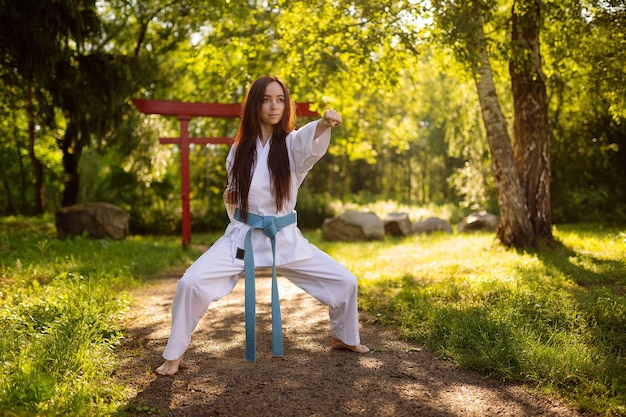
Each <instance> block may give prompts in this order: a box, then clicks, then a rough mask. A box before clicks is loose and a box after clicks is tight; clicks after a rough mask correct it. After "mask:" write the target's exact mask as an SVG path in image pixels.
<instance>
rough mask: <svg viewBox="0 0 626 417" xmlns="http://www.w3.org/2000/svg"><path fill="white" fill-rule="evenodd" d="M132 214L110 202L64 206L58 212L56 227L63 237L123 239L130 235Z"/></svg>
mask: <svg viewBox="0 0 626 417" xmlns="http://www.w3.org/2000/svg"><path fill="white" fill-rule="evenodd" d="M129 219H130V214H128V213H127V212H125V211H124V210H122V209H121V208H119V207H118V206H116V205H113V204H109V203H85V204H76V205H74V206H69V207H63V208H61V209H60V210H59V211H57V213H56V228H57V233H58V235H59V237H60V238H61V239H65V238H66V237H72V236H81V235H83V234H84V233H87V234H88V235H89V236H90V237H93V238H96V239H102V238H105V237H109V238H111V239H116V240H122V239H124V238H125V237H126V236H127V235H128V220H129Z"/></svg>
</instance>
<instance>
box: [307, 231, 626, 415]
mask: <svg viewBox="0 0 626 417" xmlns="http://www.w3.org/2000/svg"><path fill="white" fill-rule="evenodd" d="M554 235H555V237H556V238H557V240H558V242H559V243H558V244H557V245H554V246H552V247H543V248H539V249H538V250H536V251H532V252H525V251H515V250H506V249H505V248H503V247H502V246H500V245H498V244H497V243H496V242H495V241H494V239H493V235H492V234H475V235H446V234H436V235H430V236H423V235H422V236H412V237H407V238H404V239H396V240H393V239H387V240H385V241H382V242H368V243H351V244H349V245H345V244H343V245H338V244H327V243H324V242H321V241H319V239H318V240H315V239H312V240H314V241H315V243H316V244H318V245H319V246H320V247H321V248H323V249H324V250H326V251H328V252H329V253H330V254H332V255H333V256H334V257H336V258H337V259H338V260H340V261H341V262H342V263H344V264H345V265H347V266H348V267H349V268H350V269H351V270H352V271H353V272H354V273H355V274H356V275H357V276H358V277H359V278H360V305H361V308H362V309H363V310H365V311H367V312H368V313H369V314H371V315H372V316H373V317H375V319H376V320H378V321H379V322H380V323H383V324H385V325H389V326H392V327H394V328H397V329H399V330H400V332H401V334H402V337H403V338H406V339H408V340H412V341H417V342H420V343H423V344H425V345H427V346H428V347H429V348H430V349H432V350H433V351H435V352H436V353H437V354H438V355H440V356H442V357H444V358H449V359H450V360H453V361H455V362H457V363H459V364H460V365H461V366H462V367H463V368H465V369H471V370H476V371H479V372H482V373H484V374H486V375H489V376H490V377H493V378H500V379H506V380H513V381H522V382H524V383H527V384H528V385H529V386H532V387H536V388H537V389H539V390H542V391H545V392H549V393H551V394H553V395H557V396H559V397H562V398H565V399H567V400H568V401H571V402H572V403H574V404H576V405H578V406H579V407H580V408H581V409H583V410H589V411H593V412H595V413H598V414H599V415H603V416H613V415H616V416H617V415H626V229H625V228H624V227H622V228H619V227H608V226H602V225H576V226H558V227H555V230H554Z"/></svg>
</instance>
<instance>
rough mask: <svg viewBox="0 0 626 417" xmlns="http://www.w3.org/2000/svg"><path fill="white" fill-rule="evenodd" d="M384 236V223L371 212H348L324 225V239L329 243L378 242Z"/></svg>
mask: <svg viewBox="0 0 626 417" xmlns="http://www.w3.org/2000/svg"><path fill="white" fill-rule="evenodd" d="M384 236H385V226H384V225H383V221H382V220H381V219H380V217H378V216H377V215H376V214H374V213H369V212H360V211H354V210H348V211H346V212H344V213H342V214H341V215H339V216H338V217H333V218H332V219H326V220H324V223H323V224H322V238H323V239H324V240H327V241H360V240H376V239H382V238H383V237H384Z"/></svg>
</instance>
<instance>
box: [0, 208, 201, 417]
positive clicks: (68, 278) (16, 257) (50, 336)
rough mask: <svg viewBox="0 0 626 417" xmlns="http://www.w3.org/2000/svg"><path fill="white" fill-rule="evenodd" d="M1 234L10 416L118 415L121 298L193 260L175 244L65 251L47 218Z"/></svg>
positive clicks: (2, 340)
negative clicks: (146, 280) (116, 371)
mask: <svg viewBox="0 0 626 417" xmlns="http://www.w3.org/2000/svg"><path fill="white" fill-rule="evenodd" d="M0 230H2V233H1V234H0V236H1V237H0V254H1V259H2V262H1V264H0V323H2V325H1V326H0V375H2V376H1V377H0V409H2V410H4V411H3V412H4V413H5V414H3V415H41V416H53V415H73V416H94V415H105V414H111V413H112V412H113V411H115V409H116V408H117V407H118V406H119V403H120V402H122V401H123V399H124V398H125V397H124V396H125V388H124V387H122V386H119V385H117V384H116V383H114V382H113V380H112V378H111V373H112V372H113V371H114V369H115V366H116V363H117V362H116V355H115V348H116V346H117V345H118V343H119V341H120V338H121V337H122V336H123V329H122V327H121V325H122V316H123V315H124V313H125V311H126V309H127V307H128V298H127V296H126V295H125V293H124V289H127V288H129V287H132V286H136V285H139V284H140V283H141V280H142V279H143V278H144V277H146V276H147V275H149V274H150V275H151V274H154V273H156V272H158V271H160V270H162V269H166V268H170V267H172V266H174V265H180V264H183V263H188V262H189V261H190V258H189V257H190V256H193V255H194V253H186V252H183V251H182V249H181V247H180V243H179V240H178V239H176V238H174V237H170V238H160V239H157V238H137V237H131V238H127V239H126V240H124V241H110V240H92V239H87V238H81V237H79V238H75V239H71V240H64V241H60V240H57V239H56V238H55V237H54V232H55V230H54V225H53V224H52V223H51V219H49V218H44V219H32V218H22V217H10V218H4V219H3V220H2V223H1V224H0Z"/></svg>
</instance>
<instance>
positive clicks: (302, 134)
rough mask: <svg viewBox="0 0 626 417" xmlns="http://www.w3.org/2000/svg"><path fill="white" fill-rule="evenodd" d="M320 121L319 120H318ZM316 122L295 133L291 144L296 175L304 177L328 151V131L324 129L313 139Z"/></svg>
mask: <svg viewBox="0 0 626 417" xmlns="http://www.w3.org/2000/svg"><path fill="white" fill-rule="evenodd" d="M320 120H321V119H320ZM318 123H319V120H318V121H314V122H310V123H307V124H306V125H304V126H302V127H301V128H300V129H299V130H298V131H296V132H295V135H294V136H293V139H292V143H291V150H292V155H293V161H294V164H295V171H296V173H297V174H298V175H306V173H307V172H309V171H310V170H311V168H313V165H315V163H316V162H317V161H319V160H320V159H321V158H322V156H324V155H325V154H326V152H327V151H328V146H329V145H330V131H331V129H326V130H325V131H324V133H322V134H321V135H320V136H319V137H318V138H317V139H315V140H314V139H313V136H314V135H315V129H316V128H317V124H318Z"/></svg>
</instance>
